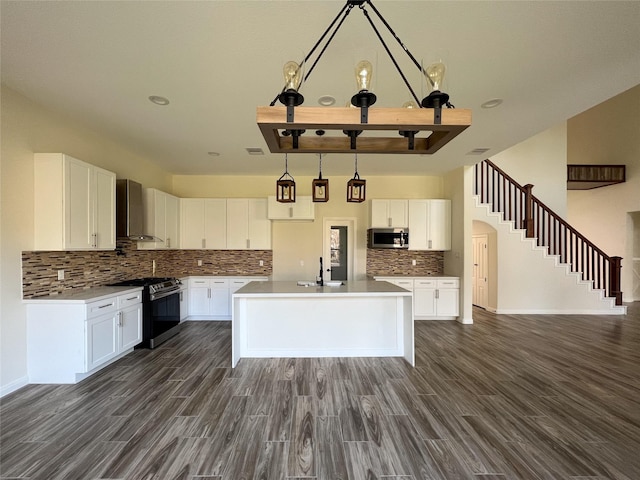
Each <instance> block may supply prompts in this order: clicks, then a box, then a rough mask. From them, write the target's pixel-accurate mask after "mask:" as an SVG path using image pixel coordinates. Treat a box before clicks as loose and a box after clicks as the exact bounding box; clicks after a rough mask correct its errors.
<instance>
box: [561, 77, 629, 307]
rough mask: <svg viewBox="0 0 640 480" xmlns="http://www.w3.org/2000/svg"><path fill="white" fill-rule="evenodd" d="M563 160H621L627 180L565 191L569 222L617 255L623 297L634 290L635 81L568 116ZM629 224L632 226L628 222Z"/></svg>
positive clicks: (577, 162) (626, 298)
mask: <svg viewBox="0 0 640 480" xmlns="http://www.w3.org/2000/svg"><path fill="white" fill-rule="evenodd" d="M567 147H568V148H567V162H568V163H573V164H581V163H582V164H616V165H626V175H627V181H626V182H625V183H622V184H619V185H612V186H609V187H603V188H596V189H593V190H584V191H579V190H572V191H569V192H568V196H567V216H568V219H569V222H570V223H571V224H572V225H573V226H575V227H576V228H577V229H578V230H579V231H580V232H582V233H584V234H585V235H586V236H587V237H588V238H589V239H591V240H592V241H593V242H594V243H595V244H596V245H598V246H599V247H600V248H601V249H603V250H604V251H605V252H606V253H607V254H608V255H616V256H620V257H623V261H622V267H623V268H622V291H623V300H624V301H633V300H636V301H637V300H640V298H631V295H632V292H634V290H635V291H637V290H638V287H637V282H640V280H638V279H637V278H635V279H634V275H633V257H634V248H636V247H634V243H635V242H634V238H635V229H637V228H640V226H638V225H637V223H636V222H634V217H632V216H631V214H632V213H634V212H640V85H639V86H637V87H634V88H632V89H630V90H628V91H626V92H624V93H622V94H620V95H618V96H616V97H614V98H613V99H611V100H608V101H607V102H604V103H602V104H600V105H597V106H596V107H594V108H591V109H590V110H587V111H586V112H584V113H582V114H580V115H577V116H576V117H574V118H572V119H570V120H569V121H568V123H567ZM630 225H633V227H630Z"/></svg>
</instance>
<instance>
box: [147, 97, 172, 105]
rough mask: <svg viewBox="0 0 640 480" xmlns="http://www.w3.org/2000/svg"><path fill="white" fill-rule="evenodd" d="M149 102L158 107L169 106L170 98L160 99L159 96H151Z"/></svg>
mask: <svg viewBox="0 0 640 480" xmlns="http://www.w3.org/2000/svg"><path fill="white" fill-rule="evenodd" d="M149 101H150V102H151V103H155V104H156V105H161V106H165V105H169V99H168V98H164V97H160V96H158V95H151V96H150V97H149Z"/></svg>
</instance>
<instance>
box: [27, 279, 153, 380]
mask: <svg viewBox="0 0 640 480" xmlns="http://www.w3.org/2000/svg"><path fill="white" fill-rule="evenodd" d="M114 289H115V287H105V288H104V289H101V288H99V287H98V288H95V289H90V291H79V292H72V293H70V294H60V295H57V296H56V298H50V297H49V298H39V299H31V300H25V303H27V362H28V374H29V382H30V383H77V382H79V381H81V380H83V379H84V378H87V377H88V376H90V375H91V374H93V373H95V372H96V371H98V370H99V369H101V368H103V367H105V366H106V365H108V364H110V363H112V362H113V361H115V360H116V359H118V358H121V357H122V356H124V355H126V354H127V353H129V352H131V351H132V349H133V347H134V346H135V345H137V344H139V343H140V342H141V341H142V303H141V302H142V290H141V289H140V288H132V289H129V290H122V288H120V289H117V290H118V291H119V292H121V293H112V294H105V293H104V292H105V291H113V290H114ZM93 292H102V294H99V293H93ZM91 295H97V298H98V299H97V300H93V299H92V298H91Z"/></svg>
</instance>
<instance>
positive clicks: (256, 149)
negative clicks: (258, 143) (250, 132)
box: [245, 147, 264, 155]
mask: <svg viewBox="0 0 640 480" xmlns="http://www.w3.org/2000/svg"><path fill="white" fill-rule="evenodd" d="M245 150H246V151H247V153H249V155H264V150H262V149H261V148H259V147H248V148H246V149H245Z"/></svg>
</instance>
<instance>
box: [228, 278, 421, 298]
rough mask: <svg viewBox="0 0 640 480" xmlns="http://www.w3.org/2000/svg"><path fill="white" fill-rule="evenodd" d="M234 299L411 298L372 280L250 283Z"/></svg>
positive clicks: (401, 289)
mask: <svg viewBox="0 0 640 480" xmlns="http://www.w3.org/2000/svg"><path fill="white" fill-rule="evenodd" d="M233 295H234V297H340V296H359V297H364V296H371V297H380V296H392V297H398V296H411V292H409V291H407V290H405V289H404V288H401V287H398V286H396V285H392V284H390V283H386V282H376V281H373V280H362V281H349V282H344V285H341V286H337V287H329V286H327V285H325V286H322V287H321V286H317V285H312V286H301V285H298V283H297V282H286V281H284V282H251V283H249V284H247V285H245V286H244V287H242V288H240V289H238V290H236V292H235V293H234V294H233Z"/></svg>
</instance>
